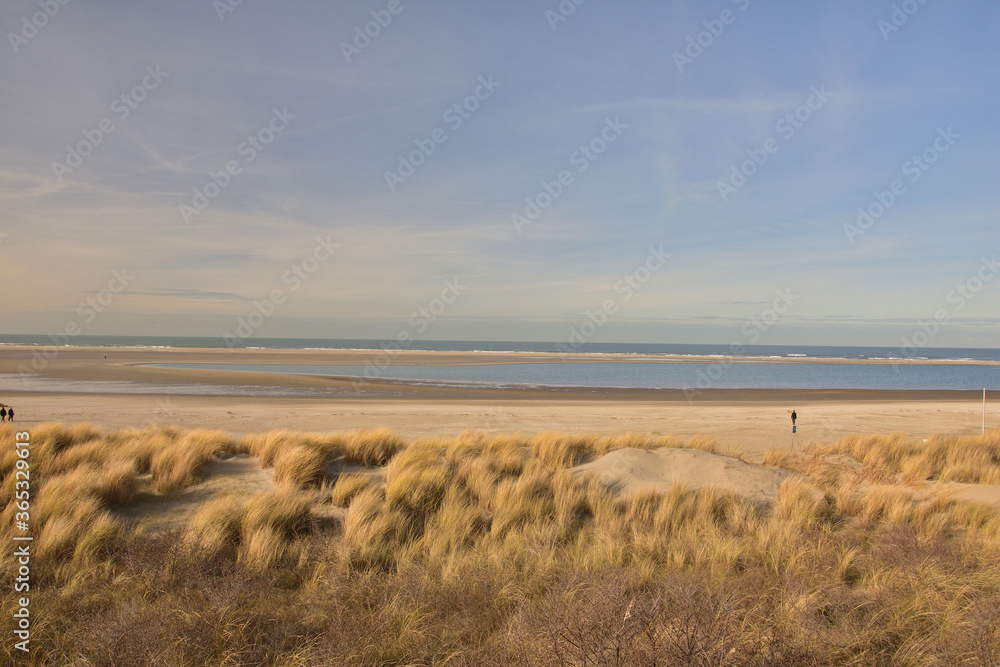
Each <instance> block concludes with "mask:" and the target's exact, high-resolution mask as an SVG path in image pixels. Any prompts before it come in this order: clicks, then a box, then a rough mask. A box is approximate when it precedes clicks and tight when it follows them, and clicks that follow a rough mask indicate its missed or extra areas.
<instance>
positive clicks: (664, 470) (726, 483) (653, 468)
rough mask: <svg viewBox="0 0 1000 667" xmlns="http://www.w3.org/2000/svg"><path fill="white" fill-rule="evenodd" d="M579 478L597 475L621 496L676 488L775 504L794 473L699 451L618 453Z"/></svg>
mask: <svg viewBox="0 0 1000 667" xmlns="http://www.w3.org/2000/svg"><path fill="white" fill-rule="evenodd" d="M574 472H575V473H576V474H579V475H583V474H587V473H596V474H597V475H598V477H599V479H600V480H601V482H603V483H604V484H606V485H608V486H610V487H612V488H614V489H615V490H617V491H619V492H621V493H637V492H642V491H657V492H662V491H666V490H667V489H669V488H670V486H671V485H673V484H676V483H683V484H686V485H687V487H688V488H689V489H691V490H697V489H700V488H702V487H704V486H715V487H717V488H719V489H721V490H723V491H728V492H732V493H735V494H738V495H741V496H743V497H745V498H748V499H750V500H754V501H757V502H773V501H774V497H775V494H777V492H778V487H779V486H781V482H783V481H784V480H785V478H786V477H788V476H789V475H791V474H793V473H790V472H788V471H787V470H781V469H778V468H769V467H765V466H760V465H754V464H751V463H745V462H743V461H741V460H739V459H735V458H731V457H729V456H720V455H719V454H712V453H711V452H706V451H703V450H700V449H674V448H663V449H657V450H643V449H631V448H629V449H619V450H616V451H613V452H610V453H608V454H606V455H604V456H602V457H601V458H599V459H597V460H596V461H591V462H589V463H584V464H582V465H579V466H577V467H576V468H574Z"/></svg>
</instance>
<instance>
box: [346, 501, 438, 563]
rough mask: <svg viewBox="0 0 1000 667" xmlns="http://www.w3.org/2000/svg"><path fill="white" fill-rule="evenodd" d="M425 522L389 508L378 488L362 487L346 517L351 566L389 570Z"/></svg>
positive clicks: (347, 552) (348, 554) (347, 548)
mask: <svg viewBox="0 0 1000 667" xmlns="http://www.w3.org/2000/svg"><path fill="white" fill-rule="evenodd" d="M422 529H423V525H422V524H420V525H419V526H418V525H417V522H416V521H415V519H414V518H413V517H412V516H410V515H408V514H406V513H404V512H401V511H399V510H388V509H386V506H385V500H384V498H383V495H382V493H381V492H380V490H379V489H368V490H366V491H362V492H361V493H359V494H358V495H357V496H356V497H355V498H354V501H353V502H352V503H351V507H350V508H349V509H348V510H347V516H346V517H345V518H344V542H343V551H344V557H345V560H346V562H347V564H348V567H349V568H351V569H356V570H361V571H378V572H386V571H389V570H391V569H392V568H393V567H395V564H396V561H397V558H398V555H399V552H400V550H401V547H403V546H405V545H407V544H409V543H410V542H411V541H412V540H414V539H415V538H417V537H418V536H419V534H420V532H422Z"/></svg>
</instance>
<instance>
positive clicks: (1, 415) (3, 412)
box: [0, 407, 13, 422]
mask: <svg viewBox="0 0 1000 667" xmlns="http://www.w3.org/2000/svg"><path fill="white" fill-rule="evenodd" d="M5 421H7V408H6V407H3V408H0V422H5ZM11 421H13V420H11Z"/></svg>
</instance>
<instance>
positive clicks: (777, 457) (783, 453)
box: [763, 449, 792, 470]
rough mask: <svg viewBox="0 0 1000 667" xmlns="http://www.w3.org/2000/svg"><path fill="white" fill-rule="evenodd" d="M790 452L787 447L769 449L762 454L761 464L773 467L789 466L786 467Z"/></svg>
mask: <svg viewBox="0 0 1000 667" xmlns="http://www.w3.org/2000/svg"><path fill="white" fill-rule="evenodd" d="M791 455H792V453H791V452H789V451H788V450H787V449H769V450H767V452H766V453H765V454H764V460H763V464H764V465H766V466H774V467H775V468H788V469H789V470H790V469H791V468H789V467H788V464H789V459H790V458H791Z"/></svg>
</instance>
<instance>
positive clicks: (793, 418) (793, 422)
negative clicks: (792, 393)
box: [792, 410, 798, 426]
mask: <svg viewBox="0 0 1000 667" xmlns="http://www.w3.org/2000/svg"><path fill="white" fill-rule="evenodd" d="M796 417H798V415H797V414H795V410H792V426H795V419H796Z"/></svg>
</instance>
